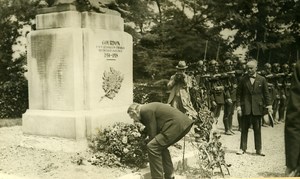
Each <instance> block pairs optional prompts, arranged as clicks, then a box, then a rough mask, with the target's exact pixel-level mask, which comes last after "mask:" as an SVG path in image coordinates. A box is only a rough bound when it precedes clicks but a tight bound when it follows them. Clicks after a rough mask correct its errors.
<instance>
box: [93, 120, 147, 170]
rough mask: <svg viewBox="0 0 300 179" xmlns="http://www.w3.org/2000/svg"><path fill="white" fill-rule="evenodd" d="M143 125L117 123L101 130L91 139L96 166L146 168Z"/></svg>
mask: <svg viewBox="0 0 300 179" xmlns="http://www.w3.org/2000/svg"><path fill="white" fill-rule="evenodd" d="M143 129H144V126H143V125H133V124H125V123H116V124H114V125H113V126H112V127H108V128H105V129H104V130H99V131H98V134H97V135H96V136H95V137H94V138H93V139H91V144H90V148H91V149H92V150H93V151H94V153H95V155H94V156H93V158H92V159H91V160H90V162H91V163H92V164H94V165H102V166H109V167H120V166H124V167H138V168H141V167H144V166H146V164H147V162H148V157H147V152H146V151H147V149H146V141H145V139H146V134H145V133H144V132H143Z"/></svg>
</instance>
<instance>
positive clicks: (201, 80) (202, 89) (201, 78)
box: [193, 60, 208, 111]
mask: <svg viewBox="0 0 300 179" xmlns="http://www.w3.org/2000/svg"><path fill="white" fill-rule="evenodd" d="M205 70H206V67H205V64H204V61H203V60H199V61H198V62H197V70H196V72H195V73H196V75H195V80H196V87H197V88H198V89H197V92H198V95H197V100H194V103H193V105H194V107H195V109H197V111H199V110H200V109H201V108H205V107H208V103H207V89H206V86H205V85H206V84H207V81H206V80H207V79H206V75H205V73H206V71H205Z"/></svg>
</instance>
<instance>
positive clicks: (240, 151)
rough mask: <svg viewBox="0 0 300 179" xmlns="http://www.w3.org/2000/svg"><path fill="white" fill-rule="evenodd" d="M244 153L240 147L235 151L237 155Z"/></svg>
mask: <svg viewBox="0 0 300 179" xmlns="http://www.w3.org/2000/svg"><path fill="white" fill-rule="evenodd" d="M244 153H245V151H244V150H242V149H240V150H239V151H237V153H236V154H237V155H243V154H244Z"/></svg>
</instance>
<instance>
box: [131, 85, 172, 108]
mask: <svg viewBox="0 0 300 179" xmlns="http://www.w3.org/2000/svg"><path fill="white" fill-rule="evenodd" d="M166 86H167V85H166V82H165V80H159V81H157V82H154V83H150V82H143V83H142V82H140V83H134V88H133V101H134V102H136V103H140V104H145V103H150V102H162V103H166V102H167V99H168V94H167V87H166Z"/></svg>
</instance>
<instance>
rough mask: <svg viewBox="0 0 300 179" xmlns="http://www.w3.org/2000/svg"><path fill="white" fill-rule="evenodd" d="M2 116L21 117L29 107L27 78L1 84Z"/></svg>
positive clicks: (0, 104) (0, 110)
mask: <svg viewBox="0 0 300 179" xmlns="http://www.w3.org/2000/svg"><path fill="white" fill-rule="evenodd" d="M0 95H1V96H0V118H19V117H21V116H22V114H23V113H24V112H25V111H26V109H28V84H27V80H26V79H25V78H22V79H20V80H19V81H6V82H3V83H1V84H0Z"/></svg>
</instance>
